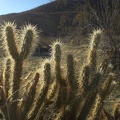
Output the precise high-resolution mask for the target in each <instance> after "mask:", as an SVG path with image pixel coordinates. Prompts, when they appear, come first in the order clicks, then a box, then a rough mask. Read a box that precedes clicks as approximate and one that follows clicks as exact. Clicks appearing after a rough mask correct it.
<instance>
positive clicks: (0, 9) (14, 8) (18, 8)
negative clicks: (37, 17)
mask: <svg viewBox="0 0 120 120" xmlns="http://www.w3.org/2000/svg"><path fill="white" fill-rule="evenodd" d="M50 1H51V0H0V15H4V14H9V13H18V12H23V11H26V10H30V9H33V8H35V7H38V6H40V5H43V4H46V3H48V2H50Z"/></svg>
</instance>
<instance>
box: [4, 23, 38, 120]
mask: <svg viewBox="0 0 120 120" xmlns="http://www.w3.org/2000/svg"><path fill="white" fill-rule="evenodd" d="M22 31H23V32H22V33H21V36H18V35H19V34H18V31H17V30H16V25H15V24H14V23H11V22H7V23H5V24H4V25H3V26H2V38H3V40H4V46H5V47H6V50H7V52H8V53H9V55H11V56H12V58H13V59H14V70H13V91H12V94H13V95H12V99H13V101H16V100H17V99H18V98H19V87H20V78H21V75H22V66H23V61H24V60H25V59H26V58H27V57H28V55H29V54H30V53H31V50H32V49H33V48H35V43H37V41H38V32H37V30H36V27H34V26H32V25H26V26H24V28H23V29H22ZM18 38H19V39H20V41H21V50H20V51H19V50H18V47H17V44H16V42H17V39H18ZM19 47H20V46H19ZM17 103H18V102H17V101H16V102H13V103H12V104H11V105H10V116H11V119H12V118H14V119H15V118H17V115H16V114H15V112H13V111H15V110H16V109H17Z"/></svg>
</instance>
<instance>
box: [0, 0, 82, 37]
mask: <svg viewBox="0 0 120 120" xmlns="http://www.w3.org/2000/svg"><path fill="white" fill-rule="evenodd" d="M78 3H80V1H69V2H67V4H62V3H60V4H58V2H56V1H54V2H50V3H48V4H44V5H42V6H39V7H37V8H34V9H32V10H28V11H25V12H21V13H13V14H6V15H1V16H0V23H3V21H15V23H17V25H18V26H21V25H23V24H24V23H31V24H34V25H37V26H38V29H41V30H42V33H43V35H46V36H49V35H51V36H56V35H57V34H58V33H59V23H60V17H61V15H62V14H63V13H66V12H67V13H70V14H71V15H72V14H76V12H75V11H76V6H77V5H78ZM81 3H82V2H81Z"/></svg>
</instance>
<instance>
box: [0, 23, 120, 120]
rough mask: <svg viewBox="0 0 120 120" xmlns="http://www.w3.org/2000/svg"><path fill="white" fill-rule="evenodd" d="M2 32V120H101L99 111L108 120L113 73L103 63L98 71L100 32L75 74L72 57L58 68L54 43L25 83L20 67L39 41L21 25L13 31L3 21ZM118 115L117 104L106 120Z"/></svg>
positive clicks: (57, 48) (31, 29) (33, 30)
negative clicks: (106, 102) (107, 103)
mask: <svg viewBox="0 0 120 120" xmlns="http://www.w3.org/2000/svg"><path fill="white" fill-rule="evenodd" d="M1 33H2V39H3V40H4V46H5V48H6V51H7V53H8V56H9V57H8V58H7V59H6V62H5V68H4V71H3V72H2V75H1V77H0V86H1V88H0V93H1V94H0V95H1V99H0V106H1V110H2V113H3V115H4V118H5V119H6V120H102V119H103V118H102V117H103V112H104V116H106V118H108V117H109V115H108V113H107V112H106V111H105V109H104V108H103V103H104V100H105V98H106V96H107V95H108V92H109V89H110V86H111V83H112V79H113V74H112V73H111V71H110V70H109V68H108V63H107V62H106V60H105V61H103V63H102V64H101V65H100V67H99V68H98V67H97V48H98V45H99V43H100V39H101V36H102V34H103V33H102V31H101V30H96V31H94V32H93V34H92V35H91V38H90V39H91V44H90V48H89V53H88V62H87V63H86V64H85V65H84V66H83V68H82V70H80V73H79V75H78V74H77V75H76V72H75V64H74V58H73V55H72V54H68V55H67V56H66V59H67V60H66V64H64V68H65V69H64V70H63V69H62V68H63V65H62V64H61V59H62V58H61V54H62V49H61V46H62V44H61V43H60V42H55V43H54V44H53V46H52V52H51V58H50V59H49V60H46V61H45V62H44V63H41V64H42V67H41V68H40V69H41V70H40V71H38V72H36V73H34V74H33V73H30V75H28V77H27V78H22V70H23V67H22V66H23V63H24V62H25V60H26V59H27V57H28V56H29V55H30V53H31V52H32V51H33V50H34V48H35V46H36V43H37V41H38V33H37V31H36V28H35V27H33V26H32V25H26V26H25V27H24V28H23V29H21V30H20V31H18V30H16V26H15V25H14V24H13V23H9V22H8V23H5V25H3V26H2V32H1ZM63 72H64V75H63ZM106 73H107V74H106ZM119 115H120V114H119V111H118V105H117V107H116V108H115V110H114V116H110V118H112V119H114V118H115V120H118V118H119V117H120V116H119ZM108 119H109V118H108Z"/></svg>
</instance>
